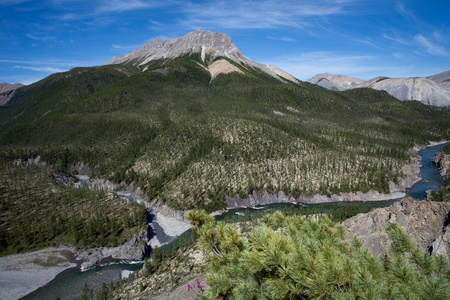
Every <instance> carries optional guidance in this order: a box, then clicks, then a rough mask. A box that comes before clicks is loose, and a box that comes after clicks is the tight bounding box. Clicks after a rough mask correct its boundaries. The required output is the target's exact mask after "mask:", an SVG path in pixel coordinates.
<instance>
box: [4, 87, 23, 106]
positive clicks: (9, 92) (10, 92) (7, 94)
mask: <svg viewBox="0 0 450 300" xmlns="http://www.w3.org/2000/svg"><path fill="white" fill-rule="evenodd" d="M22 86H23V84H21V83H14V84H9V83H6V82H5V83H0V106H3V105H5V104H6V103H8V101H9V100H10V99H11V98H12V96H14V92H15V91H16V90H17V89H18V88H20V87H22Z"/></svg>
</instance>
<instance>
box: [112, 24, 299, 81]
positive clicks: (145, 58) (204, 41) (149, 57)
mask: <svg viewBox="0 0 450 300" xmlns="http://www.w3.org/2000/svg"><path fill="white" fill-rule="evenodd" d="M190 53H201V59H202V61H203V62H205V63H206V64H207V65H208V67H210V65H209V62H206V61H205V60H206V57H207V56H209V57H211V58H212V59H214V58H217V57H225V58H228V59H230V60H232V61H234V62H236V63H237V64H239V65H241V66H244V65H246V66H250V67H253V68H258V69H260V70H262V71H263V72H265V73H267V74H269V75H271V76H273V77H275V78H277V79H279V80H285V79H287V80H289V81H292V82H296V83H297V82H298V80H297V79H296V78H295V77H293V76H292V75H290V74H288V73H287V72H285V71H283V70H280V69H278V68H276V67H274V66H269V65H265V64H260V63H257V62H254V61H252V60H251V59H249V58H247V57H245V56H244V55H243V54H242V53H241V51H239V49H238V48H237V47H236V45H235V44H234V43H233V42H232V41H231V38H230V37H229V36H228V35H226V34H225V33H217V32H211V31H205V30H200V29H198V30H196V31H193V32H189V33H188V34H186V35H185V36H183V37H182V38H173V39H170V40H164V39H156V40H153V41H151V42H148V43H146V44H144V45H142V47H141V48H140V49H136V50H133V51H132V52H130V53H128V54H124V55H121V56H119V57H117V56H114V57H113V58H112V59H111V60H109V61H108V62H107V63H106V64H107V65H112V64H123V63H125V64H127V63H131V64H133V65H135V66H143V65H145V64H147V63H149V62H151V61H153V60H158V59H165V58H176V57H179V56H182V55H185V54H190ZM222 65H223V66H224V67H225V68H226V69H227V70H231V69H232V71H236V70H237V68H236V67H234V66H232V65H231V64H229V63H228V64H227V63H224V62H223V63H222ZM214 68H215V69H216V68H217V65H216V66H214ZM244 68H246V67H244ZM144 70H145V68H144ZM210 71H211V70H210ZM236 72H238V71H236ZM213 73H215V74H216V75H217V74H218V73H224V72H222V71H221V70H219V71H213V72H212V74H213ZM213 77H214V76H213Z"/></svg>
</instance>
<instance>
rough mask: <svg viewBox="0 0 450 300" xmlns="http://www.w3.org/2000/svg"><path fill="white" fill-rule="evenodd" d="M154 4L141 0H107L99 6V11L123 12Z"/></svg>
mask: <svg viewBox="0 0 450 300" xmlns="http://www.w3.org/2000/svg"><path fill="white" fill-rule="evenodd" d="M151 6H154V4H153V3H150V2H148V1H141V0H129V1H121V0H107V1H102V3H101V5H99V6H98V8H97V12H100V13H102V12H122V11H128V10H134V9H140V8H148V7H151Z"/></svg>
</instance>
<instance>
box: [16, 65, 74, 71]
mask: <svg viewBox="0 0 450 300" xmlns="http://www.w3.org/2000/svg"><path fill="white" fill-rule="evenodd" d="M15 67H16V68H17V69H27V70H32V71H37V72H45V73H57V72H64V71H67V69H61V68H55V67H31V66H15Z"/></svg>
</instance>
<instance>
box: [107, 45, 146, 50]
mask: <svg viewBox="0 0 450 300" xmlns="http://www.w3.org/2000/svg"><path fill="white" fill-rule="evenodd" d="M141 46H142V45H140V44H134V45H112V47H113V48H114V49H121V50H129V49H138V48H141Z"/></svg>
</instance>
